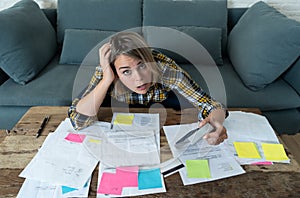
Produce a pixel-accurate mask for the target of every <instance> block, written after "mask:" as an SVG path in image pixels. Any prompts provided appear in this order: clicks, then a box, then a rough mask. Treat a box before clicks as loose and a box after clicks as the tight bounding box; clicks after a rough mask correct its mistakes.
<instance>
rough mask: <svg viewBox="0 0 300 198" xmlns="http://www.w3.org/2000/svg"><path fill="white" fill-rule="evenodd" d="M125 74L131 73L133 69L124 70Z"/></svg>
mask: <svg viewBox="0 0 300 198" xmlns="http://www.w3.org/2000/svg"><path fill="white" fill-rule="evenodd" d="M123 74H124V75H130V74H131V71H130V70H124V71H123Z"/></svg>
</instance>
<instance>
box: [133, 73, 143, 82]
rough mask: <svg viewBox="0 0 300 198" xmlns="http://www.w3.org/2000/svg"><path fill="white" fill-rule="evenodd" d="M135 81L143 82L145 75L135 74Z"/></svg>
mask: <svg viewBox="0 0 300 198" xmlns="http://www.w3.org/2000/svg"><path fill="white" fill-rule="evenodd" d="M134 79H135V81H142V80H143V74H142V72H140V71H135V72H134Z"/></svg>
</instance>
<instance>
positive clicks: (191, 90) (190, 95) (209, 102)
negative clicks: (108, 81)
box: [68, 51, 223, 129]
mask: <svg viewBox="0 0 300 198" xmlns="http://www.w3.org/2000/svg"><path fill="white" fill-rule="evenodd" d="M152 54H153V57H154V59H155V61H156V62H157V64H158V65H159V66H160V68H161V71H162V77H161V81H160V82H159V83H154V84H153V85H152V86H151V87H150V88H149V90H148V92H147V93H146V94H137V93H135V92H132V91H130V90H127V91H125V92H123V93H122V94H119V95H115V93H114V92H113V91H112V90H110V91H109V92H110V95H111V97H113V98H115V99H117V100H118V101H121V102H125V103H128V104H144V105H147V104H148V103H149V102H162V101H163V100H165V99H166V98H167V96H168V93H169V92H170V91H171V90H173V91H175V92H177V93H179V94H181V95H182V96H183V97H185V98H186V99H187V100H188V101H189V102H190V103H192V104H193V105H194V106H196V107H198V109H199V116H198V117H199V120H202V119H204V118H206V117H207V116H208V114H209V113H210V112H211V111H212V110H213V109H216V108H223V107H222V104H220V103H219V102H217V101H215V100H214V99H213V98H211V97H210V96H209V95H208V94H206V93H205V92H204V91H203V90H202V89H201V88H200V87H199V86H198V84H197V83H196V82H195V81H193V80H192V78H191V77H190V76H189V74H188V73H187V72H185V71H184V70H182V69H181V68H180V67H179V66H178V65H177V64H176V63H175V62H174V61H173V60H172V59H170V58H168V57H167V56H165V55H163V54H161V53H159V52H157V51H153V52H152ZM102 77H103V72H102V69H101V67H100V66H97V67H96V71H95V73H94V75H93V77H92V79H91V81H90V83H89V85H88V87H87V89H86V91H85V92H84V94H83V95H82V96H81V97H80V98H82V97H84V96H85V95H87V94H88V93H90V92H91V91H92V90H93V89H94V88H95V87H96V85H97V84H98V83H99V82H100V81H101V79H102ZM80 98H76V99H74V101H73V102H72V105H71V107H70V108H69V111H68V115H69V117H70V119H71V122H72V124H73V126H74V128H75V129H81V128H84V127H86V126H89V125H90V124H92V123H93V122H94V121H95V120H97V116H92V117H90V116H86V115H83V114H80V113H78V112H77V111H76V105H77V103H78V102H79V100H80Z"/></svg>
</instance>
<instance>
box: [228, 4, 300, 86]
mask: <svg viewBox="0 0 300 198" xmlns="http://www.w3.org/2000/svg"><path fill="white" fill-rule="evenodd" d="M299 35H300V22H297V21H295V20H292V19H289V18H287V17H286V16H284V15H283V14H281V13H280V12H278V11H277V10H276V9H274V8H273V7H270V6H268V5H267V4H266V3H264V2H258V3H256V4H254V5H253V6H252V7H250V8H249V9H248V10H247V11H246V12H245V14H244V15H243V16H242V17H241V18H240V20H239V21H238V23H237V24H236V26H235V27H234V28H233V30H232V31H231V32H230V34H229V38H228V53H229V56H230V59H231V61H232V63H233V66H234V68H235V69H236V71H237V72H238V74H239V75H240V77H241V78H242V80H243V82H244V83H245V85H246V86H247V87H249V88H250V89H252V90H260V89H262V88H264V87H265V86H266V85H268V84H270V83H272V82H273V81H274V80H275V79H277V78H278V77H279V76H280V75H281V74H282V73H283V72H284V71H285V70H286V69H288V67H289V66H291V65H292V63H294V61H295V60H296V59H297V58H298V56H299V55H300V36H299Z"/></svg>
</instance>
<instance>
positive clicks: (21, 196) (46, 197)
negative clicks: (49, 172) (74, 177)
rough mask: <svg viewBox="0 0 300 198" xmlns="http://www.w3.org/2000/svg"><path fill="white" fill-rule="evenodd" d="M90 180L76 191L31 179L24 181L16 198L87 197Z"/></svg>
mask: <svg viewBox="0 0 300 198" xmlns="http://www.w3.org/2000/svg"><path fill="white" fill-rule="evenodd" d="M90 182H91V178H90V179H89V180H88V181H87V182H86V185H85V186H84V187H83V188H80V189H76V188H70V187H67V186H56V185H51V184H49V183H47V182H41V181H36V180H31V179H25V181H24V183H23V185H22V187H21V189H20V191H19V193H18V195H17V198H28V197H30V198H66V197H88V193H89V188H90Z"/></svg>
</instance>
